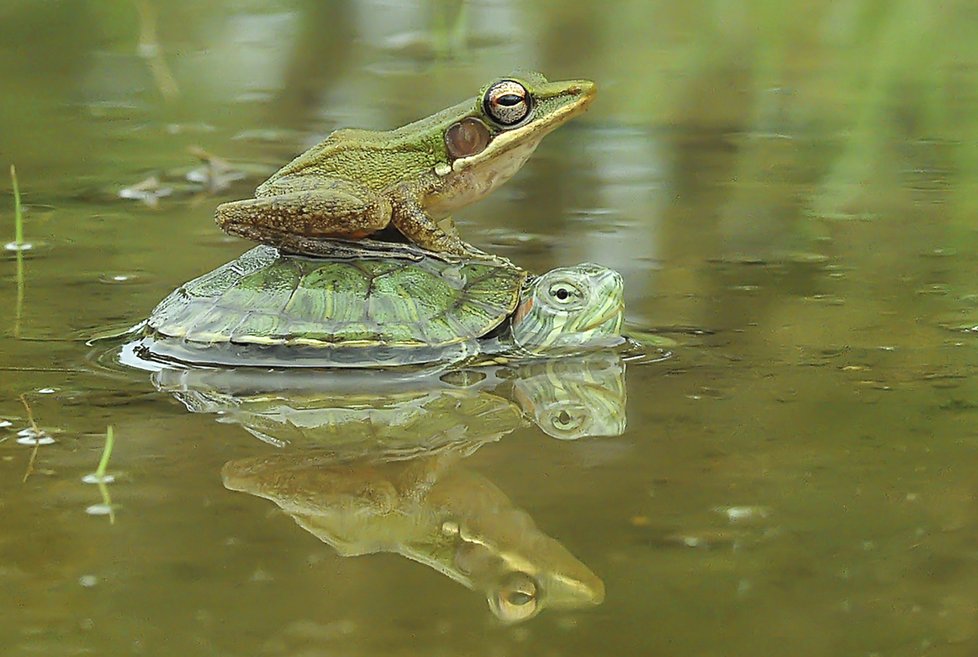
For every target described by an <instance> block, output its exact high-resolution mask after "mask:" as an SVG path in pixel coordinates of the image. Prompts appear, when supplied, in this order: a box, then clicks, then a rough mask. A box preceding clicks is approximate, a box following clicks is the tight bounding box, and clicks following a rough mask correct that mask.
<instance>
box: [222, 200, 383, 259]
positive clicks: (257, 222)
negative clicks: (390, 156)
mask: <svg viewBox="0 0 978 657" xmlns="http://www.w3.org/2000/svg"><path fill="white" fill-rule="evenodd" d="M390 217H391V205H390V203H389V202H388V201H387V199H385V198H384V197H382V196H377V195H364V194H354V193H352V192H351V191H350V190H347V189H343V188H338V187H336V188H327V189H322V190H302V191H295V192H291V193H287V194H279V195H275V196H264V197H261V198H253V199H248V200H246V201H234V202H232V203H223V204H221V205H219V206H217V212H216V213H215V220H216V221H217V225H218V226H220V227H221V229H222V230H223V231H224V232H226V233H228V234H230V235H237V236H238V237H244V238H247V239H250V240H255V241H256V242H262V243H264V244H270V245H272V246H281V245H282V243H283V242H282V240H283V236H289V235H296V236H302V237H346V238H359V237H364V236H366V235H370V234H371V233H375V232H377V231H378V230H381V229H382V228H384V227H385V226H387V224H388V223H389V222H390Z"/></svg>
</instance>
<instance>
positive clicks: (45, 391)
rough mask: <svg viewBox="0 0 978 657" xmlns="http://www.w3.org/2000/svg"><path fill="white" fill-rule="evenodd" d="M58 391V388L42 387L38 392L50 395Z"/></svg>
mask: <svg viewBox="0 0 978 657" xmlns="http://www.w3.org/2000/svg"><path fill="white" fill-rule="evenodd" d="M57 391H58V389H57V388H41V389H40V390H38V391H37V392H38V394H41V395H50V394H52V393H55V392H57Z"/></svg>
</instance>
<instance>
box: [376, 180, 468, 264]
mask: <svg viewBox="0 0 978 657" xmlns="http://www.w3.org/2000/svg"><path fill="white" fill-rule="evenodd" d="M391 206H392V208H391V223H392V224H394V226H395V227H396V228H397V229H398V230H399V231H401V234H402V235H404V236H405V237H406V238H408V239H409V240H411V241H412V242H414V243H415V244H417V245H418V246H421V247H424V248H426V249H428V250H429V251H436V252H439V253H451V254H453V255H460V256H467V255H471V254H472V253H473V252H474V248H473V247H472V246H471V245H469V244H467V243H465V242H463V241H462V238H461V237H459V234H458V231H457V230H456V229H455V222H454V221H453V220H452V218H451V217H443V218H441V219H439V220H435V219H432V218H431V217H430V216H428V213H427V212H425V210H424V208H422V207H421V204H420V203H418V200H417V198H416V196H415V195H414V194H411V193H410V192H407V191H405V192H404V193H398V194H393V195H392V200H391Z"/></svg>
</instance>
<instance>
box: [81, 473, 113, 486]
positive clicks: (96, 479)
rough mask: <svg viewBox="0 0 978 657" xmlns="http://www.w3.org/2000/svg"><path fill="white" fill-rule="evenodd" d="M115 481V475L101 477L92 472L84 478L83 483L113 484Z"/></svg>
mask: <svg viewBox="0 0 978 657" xmlns="http://www.w3.org/2000/svg"><path fill="white" fill-rule="evenodd" d="M114 481H115V475H110V474H104V475H101V476H99V475H97V474H95V473H94V472H92V473H90V474H87V475H85V476H84V477H82V483H85V484H111V483H112V482H114Z"/></svg>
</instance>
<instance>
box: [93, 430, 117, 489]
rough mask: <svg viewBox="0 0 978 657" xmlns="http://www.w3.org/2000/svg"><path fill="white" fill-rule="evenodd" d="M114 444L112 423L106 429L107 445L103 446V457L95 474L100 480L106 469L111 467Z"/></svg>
mask: <svg viewBox="0 0 978 657" xmlns="http://www.w3.org/2000/svg"><path fill="white" fill-rule="evenodd" d="M113 445H115V435H114V434H113V432H112V425H111V424H110V425H109V426H108V428H107V429H106V430H105V446H104V447H102V458H101V459H99V462H98V467H97V468H95V476H96V477H98V478H99V479H100V480H101V479H103V478H104V477H105V469H106V468H107V467H109V459H110V458H112V447H113Z"/></svg>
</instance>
